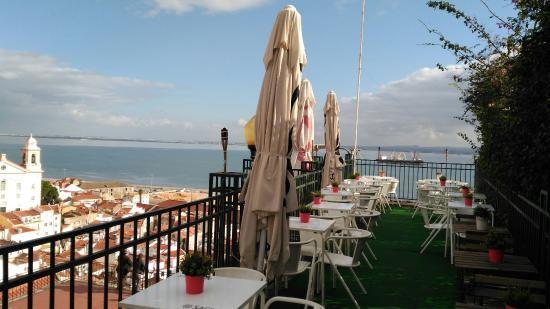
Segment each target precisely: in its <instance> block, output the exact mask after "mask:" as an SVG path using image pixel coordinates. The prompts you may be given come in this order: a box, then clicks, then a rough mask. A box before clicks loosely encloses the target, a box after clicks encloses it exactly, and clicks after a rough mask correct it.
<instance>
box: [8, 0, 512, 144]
mask: <svg viewBox="0 0 550 309" xmlns="http://www.w3.org/2000/svg"><path fill="white" fill-rule="evenodd" d="M487 2H488V4H489V5H490V6H491V7H492V8H493V9H494V10H495V11H496V12H497V13H498V14H501V15H503V16H509V15H511V14H513V13H514V10H513V6H512V4H511V3H510V2H511V1H500V0H492V1H487ZM288 3H290V4H293V5H295V6H296V8H297V9H298V11H299V12H300V13H301V15H302V30H303V37H304V43H305V47H306V52H307V56H308V65H307V66H306V67H305V69H304V77H306V78H308V79H310V80H311V82H312V85H313V89H314V91H315V95H316V99H317V108H316V116H317V118H316V119H317V120H318V121H317V125H316V132H317V133H318V134H317V136H318V137H319V140H318V141H317V142H319V143H323V141H322V134H321V133H322V127H321V124H322V121H321V117H322V113H321V110H322V106H323V105H324V102H325V96H326V93H327V92H328V91H329V90H330V89H333V90H335V91H336V93H337V94H338V96H339V98H340V101H341V104H342V121H343V122H344V123H343V124H342V135H343V136H342V139H343V141H344V142H345V143H346V142H347V143H350V142H351V141H352V131H351V128H352V126H351V125H352V123H351V122H352V119H353V112H354V108H353V104H352V102H353V99H352V98H353V97H354V96H355V91H356V90H355V84H356V76H357V56H358V45H359V30H360V29H359V25H360V24H359V23H360V17H361V16H360V14H361V11H360V7H361V2H360V0H339V1H328V0H316V1H313V0H308V1H305V0H303V1H294V2H286V1H276V0H271V1H270V0H232V1H231V0H204V1H197V0H135V1H130V0H127V1H123V0H120V1H111V0H95V1H75V0H66V1H61V0H59V1H30V0H21V1H2V2H0V20H1V25H2V26H1V27H0V72H3V73H0V86H1V87H0V108H1V109H2V110H3V112H2V113H0V133H27V132H29V131H33V132H36V134H66V135H93V136H107V137H145V138H167V139H179V138H182V139H187V140H217V138H218V136H219V129H220V128H221V127H222V126H226V127H228V128H230V132H231V133H232V135H231V136H232V137H233V140H234V141H242V140H243V139H242V129H241V127H240V126H241V125H242V123H243V121H244V120H247V119H248V118H250V117H251V116H252V115H253V114H254V113H255V109H256V104H257V97H258V94H259V90H260V85H261V81H262V78H263V73H264V68H263V64H262V62H261V60H262V56H263V52H264V49H265V45H266V43H267V39H268V37H269V33H270V31H271V27H272V25H273V22H274V19H275V16H276V14H277V13H278V11H279V10H280V9H281V8H283V7H284V5H286V4H288ZM455 3H456V4H457V6H459V7H461V8H463V9H464V10H465V11H466V12H468V13H471V14H474V15H476V16H477V17H478V18H479V19H480V20H481V21H482V22H484V23H485V24H486V25H489V28H490V29H492V30H494V31H498V30H497V29H496V27H495V26H494V23H495V22H494V21H493V20H491V19H489V18H488V16H489V14H488V12H487V10H486V9H485V8H484V7H483V6H482V3H481V2H479V1H475V0H463V1H455ZM419 20H422V21H424V22H425V23H427V24H428V25H430V26H433V27H436V28H438V29H440V30H441V31H442V32H444V33H445V34H447V35H449V37H451V38H454V39H457V40H459V41H461V42H469V43H473V42H475V41H474V40H473V39H472V36H471V35H470V34H468V33H467V32H466V31H465V30H464V27H463V26H462V25H461V24H460V23H458V22H457V21H456V20H455V19H454V18H451V17H450V16H448V15H445V14H443V13H440V12H436V11H434V10H432V9H430V8H428V7H427V6H426V5H425V2H424V1H416V0H386V1H382V0H376V1H375V0H367V1H366V26H365V45H364V68H365V70H364V72H363V84H362V95H361V102H362V104H363V106H364V108H362V113H361V119H362V120H361V122H362V124H361V131H360V142H361V144H368V145H395V144H417V145H425V146H464V145H465V144H464V143H463V142H462V141H460V139H459V138H457V136H456V132H457V131H461V130H464V131H466V132H468V131H469V129H468V128H467V127H466V126H465V125H464V124H462V123H461V122H459V121H457V120H453V118H452V117H453V116H456V115H458V114H459V113H460V110H461V103H460V102H459V101H458V93H457V91H456V89H454V88H453V87H450V86H449V83H450V82H451V81H450V80H449V73H442V72H437V70H435V69H434V66H435V64H436V63H438V62H439V63H442V64H444V65H454V64H455V63H454V59H453V57H452V56H451V55H450V54H449V53H447V52H445V51H443V50H441V49H440V48H437V47H426V46H422V45H420V44H421V43H424V42H431V41H434V38H433V37H431V36H430V35H429V34H428V33H427V31H426V30H425V28H424V26H423V25H422V24H421V23H420V22H419ZM453 70H460V68H456V67H453Z"/></svg>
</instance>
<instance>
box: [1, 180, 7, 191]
mask: <svg viewBox="0 0 550 309" xmlns="http://www.w3.org/2000/svg"><path fill="white" fill-rule="evenodd" d="M0 191H6V181H5V180H2V181H0Z"/></svg>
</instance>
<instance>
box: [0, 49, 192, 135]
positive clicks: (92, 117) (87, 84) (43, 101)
mask: <svg viewBox="0 0 550 309" xmlns="http://www.w3.org/2000/svg"><path fill="white" fill-rule="evenodd" d="M0 72H2V73H1V74H0V107H1V108H0V110H1V111H2V112H1V113H0V123H2V130H3V131H4V130H6V131H13V132H16V133H21V132H27V131H28V130H29V129H31V128H34V129H35V131H36V132H39V131H42V132H52V133H53V132H55V133H74V134H78V133H79V129H88V130H89V131H101V130H99V127H101V128H103V129H104V130H105V132H109V129H105V128H109V127H117V128H120V127H127V128H136V127H144V128H153V127H166V126H174V125H179V123H177V122H175V121H173V120H170V119H166V118H163V117H155V116H152V115H148V114H146V115H145V116H141V115H140V114H139V111H140V110H144V108H143V106H144V105H146V103H147V102H146V101H148V100H149V99H151V98H154V97H155V96H156V95H158V92H159V91H161V92H162V91H165V90H167V89H171V88H173V87H174V86H173V85H172V84H168V83H161V82H155V81H146V80H142V79H137V78H130V77H118V76H108V75H102V74H98V73H95V72H90V71H83V70H79V69H76V68H72V67H69V66H67V65H64V64H62V63H61V62H60V61H58V60H57V59H55V58H53V57H50V56H46V55H41V54H35V53H29V52H21V51H11V50H4V49H0ZM144 103H145V104H144ZM140 104H141V105H140ZM139 105H140V106H139ZM120 111H122V113H121V112H120ZM126 112H134V113H137V114H136V115H126V114H125V113H126ZM145 113H146V112H145ZM189 126H190V125H183V127H189ZM73 129H74V130H73ZM60 130H64V131H65V132H59V131H60ZM67 130H69V131H71V132H66V131H67ZM84 133H85V131H84V130H83V131H82V132H81V133H80V134H84Z"/></svg>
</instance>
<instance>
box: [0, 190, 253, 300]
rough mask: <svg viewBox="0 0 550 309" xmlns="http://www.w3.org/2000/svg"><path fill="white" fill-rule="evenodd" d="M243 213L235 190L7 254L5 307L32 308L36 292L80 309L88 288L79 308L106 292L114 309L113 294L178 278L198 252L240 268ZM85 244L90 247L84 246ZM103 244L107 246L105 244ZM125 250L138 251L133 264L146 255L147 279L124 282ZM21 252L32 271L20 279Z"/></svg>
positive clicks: (134, 276)
mask: <svg viewBox="0 0 550 309" xmlns="http://www.w3.org/2000/svg"><path fill="white" fill-rule="evenodd" d="M241 210H242V205H241V204H239V202H238V191H230V192H225V193H222V194H219V195H216V196H213V197H209V198H206V199H202V200H197V201H193V202H191V203H186V204H182V205H178V206H173V207H170V208H166V209H158V210H153V211H150V212H147V213H143V214H139V215H135V216H132V217H128V218H124V219H121V220H116V221H112V222H107V223H102V224H98V225H92V226H88V227H85V228H82V229H79V230H75V231H71V232H65V233H61V234H57V235H53V236H49V237H44V238H39V239H34V240H31V241H27V242H22V243H18V244H14V245H10V246H6V247H3V248H0V257H1V258H2V273H1V274H2V275H1V276H0V277H1V280H2V281H1V283H0V291H2V292H1V297H2V308H8V303H9V302H10V301H11V300H13V299H14V298H17V297H21V296H25V295H26V297H27V307H28V308H32V307H33V294H34V292H37V291H36V290H35V289H41V290H43V289H46V290H49V308H59V307H65V308H67V307H68V308H75V287H76V286H78V288H79V289H80V288H81V287H82V286H85V287H86V290H87V297H86V300H87V301H86V305H85V304H84V303H78V304H77V305H76V307H78V308H82V307H85V306H86V307H87V308H92V298H93V297H92V296H93V294H94V293H103V298H102V303H103V307H104V308H107V307H108V306H109V302H110V301H111V302H112V301H113V300H112V299H109V294H111V296H112V293H113V290H114V291H116V294H117V299H118V300H121V299H122V296H123V291H124V294H125V295H127V294H129V293H131V294H134V293H136V292H137V290H138V283H139V284H140V285H142V286H143V287H145V288H146V287H147V286H148V285H149V284H151V283H154V282H158V281H159V280H161V279H163V278H164V277H167V276H170V275H171V274H173V273H175V272H176V271H177V261H179V259H180V257H181V256H182V255H183V254H185V253H188V252H192V251H200V252H201V253H202V254H209V255H211V256H212V259H213V261H214V265H215V266H216V267H221V266H228V265H234V264H235V262H236V261H238V258H237V257H236V256H237V255H238V230H239V225H240V212H241ZM94 240H95V241H94ZM82 241H84V242H82ZM77 242H78V243H81V244H82V243H85V246H84V247H80V246H79V247H78V248H77ZM99 243H101V244H102V245H101V246H98V244H99ZM103 244H104V245H103ZM124 250H128V251H130V252H131V253H130V256H131V259H132V261H133V265H136V262H137V252H138V250H139V251H141V252H142V253H144V259H145V272H144V274H146V275H144V277H146V279H141V280H140V278H139V276H140V275H139V274H138V273H137V271H131V272H130V273H129V277H130V278H131V280H130V284H129V285H128V286H125V285H124V284H123V283H124V282H123V280H124V281H126V279H123V278H122V276H121V272H122V267H118V268H117V267H116V266H115V265H117V260H118V258H117V255H120V254H121V253H122V252H123V251H124ZM38 253H40V256H41V257H40V259H42V261H41V263H39V264H41V265H40V267H36V265H37V264H36V259H35V256H34V255H35V254H36V255H38ZM21 254H23V256H24V257H26V259H27V260H26V267H27V269H26V271H25V272H24V273H22V274H21V273H19V274H17V276H15V274H14V271H15V269H14V268H10V267H9V265H10V263H12V262H13V259H14V257H15V256H21ZM25 254H26V256H25ZM24 264H25V263H24V262H23V265H24ZM67 286H68V287H67ZM56 287H60V288H61V287H62V288H63V289H65V288H68V290H69V293H68V297H69V299H68V304H65V303H61V300H60V299H56ZM41 293H43V292H41ZM94 299H97V295H96V297H94ZM43 305H44V304H43ZM98 305H99V304H97V303H96V304H94V306H98Z"/></svg>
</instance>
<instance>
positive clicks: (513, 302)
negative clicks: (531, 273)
mask: <svg viewBox="0 0 550 309" xmlns="http://www.w3.org/2000/svg"><path fill="white" fill-rule="evenodd" d="M530 298H531V294H530V292H529V289H522V288H517V287H512V288H509V289H508V292H507V293H506V300H505V301H506V304H507V305H509V306H512V307H516V308H523V306H525V305H527V304H529V299H530Z"/></svg>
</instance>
